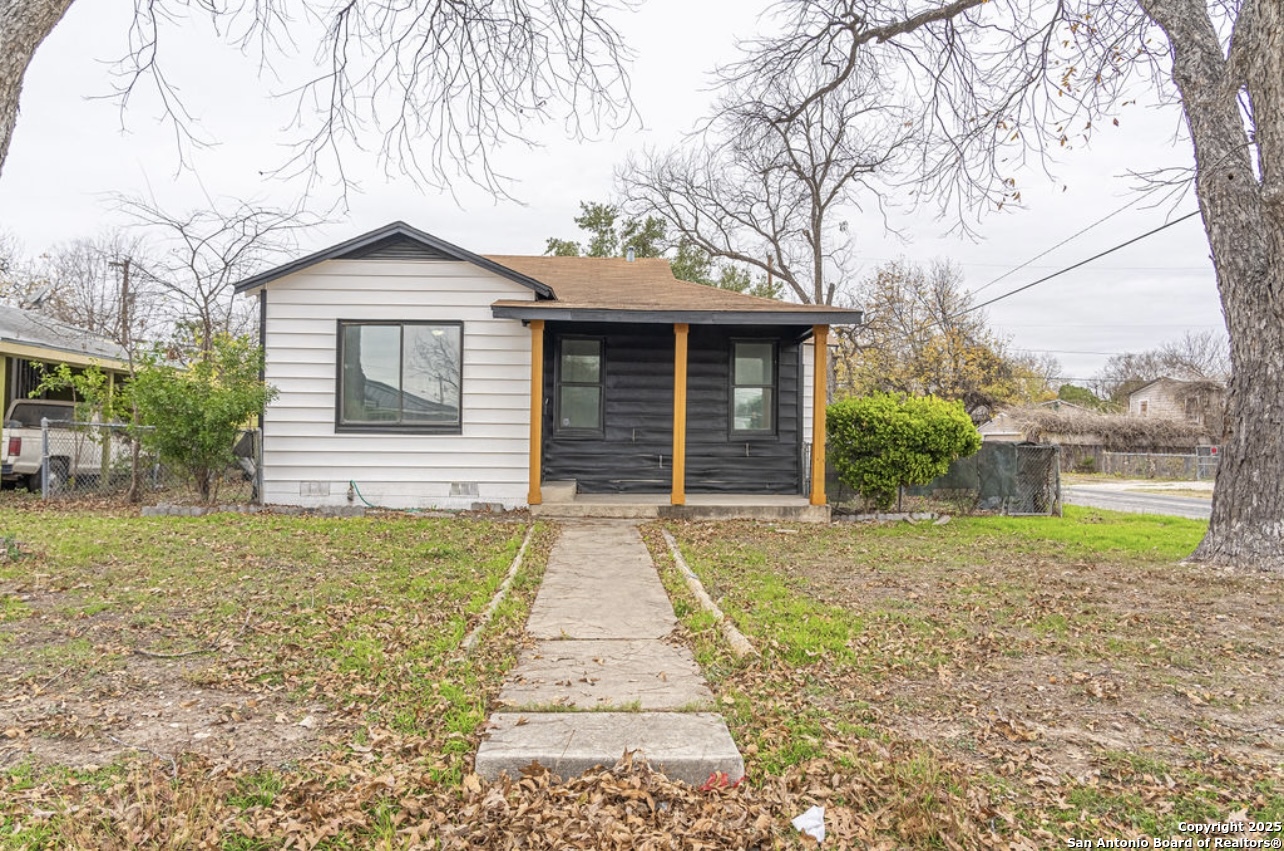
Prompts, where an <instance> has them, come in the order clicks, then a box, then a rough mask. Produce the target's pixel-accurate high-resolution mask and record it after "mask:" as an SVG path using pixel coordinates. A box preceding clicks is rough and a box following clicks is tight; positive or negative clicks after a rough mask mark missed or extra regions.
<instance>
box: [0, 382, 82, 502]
mask: <svg viewBox="0 0 1284 851" xmlns="http://www.w3.org/2000/svg"><path fill="white" fill-rule="evenodd" d="M75 416H76V406H75V403H73V402H55V401H49V400H45V399H16V400H14V402H13V404H11V405H10V406H9V410H8V411H7V412H6V413H5V417H4V428H3V430H2V431H0V481H3V483H4V484H5V485H7V486H14V485H17V486H25V487H26V488H27V490H29V491H31V492H32V493H35V492H36V491H38V490H40V486H41V478H42V475H41V474H42V471H41V467H42V465H43V462H44V459H43V457H42V456H43V451H42V450H43V446H42V443H41V435H40V421H41V419H47V420H49V421H50V422H57V423H66V422H68V421H71V420H73V419H75ZM51 434H52V435H54V436H56V439H55V440H52V441H51V443H50V451H49V484H50V490H59V489H61V488H62V487H63V486H65V485H66V484H67V482H68V481H69V480H70V479H71V478H72V477H73V476H75V477H88V476H93V477H97V476H98V475H99V473H100V472H101V471H102V464H103V447H102V446H101V445H100V443H99V442H98V441H97V440H95V439H94V438H93V437H92V436H91V435H88V434H86V433H84V432H82V431H79V430H74V429H62V428H60V429H57V430H56V431H54V432H51Z"/></svg>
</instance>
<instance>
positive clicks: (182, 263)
mask: <svg viewBox="0 0 1284 851" xmlns="http://www.w3.org/2000/svg"><path fill="white" fill-rule="evenodd" d="M118 200H119V207H120V209H121V210H122V211H123V212H124V213H125V214H126V215H127V216H128V217H129V218H130V219H131V220H132V222H131V224H130V227H131V229H133V230H134V232H135V233H136V234H137V235H138V237H139V238H140V239H142V240H144V242H145V244H146V246H147V258H146V260H145V261H143V262H135V263H134V264H133V275H134V279H135V280H136V281H139V282H147V283H148V284H149V285H151V286H154V287H156V288H157V289H158V290H159V291H160V292H161V293H163V295H164V303H165V305H166V310H167V312H168V314H169V319H170V321H171V322H172V323H173V324H174V325H175V326H176V327H178V328H179V330H180V331H183V330H185V331H188V332H190V334H191V336H192V337H193V338H194V339H195V341H196V343H197V344H198V346H199V347H200V348H201V349H202V351H208V347H209V345H210V342H211V341H212V340H213V339H214V336H215V335H217V334H220V333H231V334H244V333H248V332H250V331H251V330H253V328H254V327H255V326H254V323H255V322H257V318H258V317H257V311H255V310H254V309H253V308H252V306H251V305H250V304H249V303H248V302H242V303H240V304H238V303H236V302H235V301H234V300H233V298H232V288H233V286H234V285H235V284H236V282H237V281H239V280H241V279H242V278H245V277H248V276H249V275H251V274H253V273H254V272H256V271H261V270H262V269H263V268H264V267H265V266H267V265H269V264H270V263H271V262H272V261H273V260H274V259H276V258H278V257H280V256H281V255H282V254H283V253H285V252H287V251H289V250H291V249H293V248H294V247H295V246H296V241H295V240H296V237H297V235H298V233H299V232H300V231H302V230H305V229H307V228H310V227H314V226H316V225H317V224H319V223H320V220H319V219H318V218H317V217H316V216H313V215H311V214H309V213H304V212H298V211H290V210H280V209H275V208H269V207H259V206H255V205H254V204H252V203H245V202H239V201H237V202H218V201H215V202H212V203H211V204H210V206H209V208H207V209H200V210H193V211H189V212H186V213H181V214H175V213H170V212H166V211H165V210H162V209H160V208H159V207H157V206H156V205H155V204H154V203H152V202H149V201H145V200H143V199H140V198H120V199H118Z"/></svg>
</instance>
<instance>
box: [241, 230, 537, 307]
mask: <svg viewBox="0 0 1284 851" xmlns="http://www.w3.org/2000/svg"><path fill="white" fill-rule="evenodd" d="M374 259H379V260H458V261H462V262H465V263H472V264H473V265H475V266H480V267H481V268H483V269H485V270H487V271H488V272H493V273H495V274H496V275H499V276H500V277H503V278H507V279H508V280H510V281H514V282H516V283H518V284H521V285H522V286H524V287H527V288H528V289H531V290H533V291H534V292H535V293H537V294H538V295H540V296H543V297H545V298H549V297H551V296H552V294H553V291H552V290H551V289H549V287H547V286H546V285H544V284H542V283H540V282H539V281H537V280H535V279H533V278H530V277H528V276H526V275H523V274H521V273H520V272H517V271H514V270H513V269H509V268H506V267H504V266H501V265H499V264H498V263H496V262H494V261H493V260H488V259H487V258H485V257H482V256H481V255H480V254H474V253H473V252H471V251H468V250H467V249H464V248H460V247H459V246H458V245H453V244H452V243H449V242H446V240H444V239H439V238H437V237H435V236H433V235H432V234H430V233H425V232H424V231H421V230H419V229H417V228H413V227H411V226H410V225H408V224H406V223H405V222H393V223H392V224H389V225H384V226H383V227H381V228H378V229H376V230H372V231H370V232H368V233H363V234H361V235H360V236H357V237H353V238H352V239H349V240H347V241H345V242H341V243H339V244H338V245H332V246H330V247H329V248H324V249H322V250H321V251H317V252H315V253H313V254H309V255H308V256H306V257H301V258H299V259H298V260H293V261H291V262H289V263H286V264H284V265H282V266H277V267H276V268H274V269H268V270H267V271H266V272H260V273H259V274H257V275H253V276H251V277H249V278H246V279H245V280H243V281H240V282H239V283H237V284H236V292H237V293H244V292H249V291H250V290H256V289H258V288H260V287H263V286H266V285H267V284H270V283H271V282H272V281H275V280H277V279H278V278H284V277H285V276H286V275H293V274H294V273H295V272H301V271H303V270H304V269H307V268H309V267H310V266H315V265H317V264H318V263H324V262H325V261H327V260H374Z"/></svg>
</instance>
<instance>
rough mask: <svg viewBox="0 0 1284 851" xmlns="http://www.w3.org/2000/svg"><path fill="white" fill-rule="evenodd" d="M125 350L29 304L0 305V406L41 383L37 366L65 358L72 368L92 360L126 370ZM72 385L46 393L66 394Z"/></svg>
mask: <svg viewBox="0 0 1284 851" xmlns="http://www.w3.org/2000/svg"><path fill="white" fill-rule="evenodd" d="M126 358H127V355H126V353H125V350H124V349H122V348H121V347H120V346H118V345H116V344H115V343H113V342H112V341H111V340H109V339H107V338H106V337H100V336H98V335H97V334H92V333H90V332H88V331H85V330H84V329H82V328H75V327H72V326H71V325H65V324H63V323H61V322H58V321H56V320H53V319H50V318H49V317H47V316H45V315H43V314H40V313H37V312H35V311H32V310H21V309H19V308H16V307H5V306H2V305H0V402H3V405H2V406H0V411H8V410H9V404H10V403H11V402H13V400H14V399H26V398H29V397H30V396H31V391H33V390H35V389H36V387H38V386H39V385H40V367H41V366H42V365H43V366H46V367H48V366H53V365H55V364H59V363H65V364H67V365H69V366H70V367H72V368H73V369H83V368H84V367H87V366H89V365H90V364H97V365H98V366H99V367H101V368H102V369H103V371H105V372H108V373H123V372H124V371H125V360H126ZM70 392H71V391H69V390H68V391H62V392H59V393H53V394H45V396H46V397H47V398H54V399H66V400H71V395H70Z"/></svg>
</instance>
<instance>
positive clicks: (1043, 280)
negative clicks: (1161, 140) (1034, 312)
mask: <svg viewBox="0 0 1284 851" xmlns="http://www.w3.org/2000/svg"><path fill="white" fill-rule="evenodd" d="M1198 215H1199V211H1198V210H1196V211H1195V212H1193V213H1187V214H1186V215H1184V216H1182V217H1181V218H1180V219H1173V220H1172V221H1171V222H1168V223H1167V224H1163V225H1160V226H1159V227H1157V228H1155V229H1154V230H1150V231H1147V232H1146V233H1143V234H1142V235H1141V236H1135V237H1133V238H1132V239H1130V240H1128V241H1127V242H1121V243H1119V244H1118V245H1116V246H1115V247H1114V248H1107V249H1106V250H1105V251H1102V252H1100V253H1099V254H1094V255H1092V256H1091V257H1089V258H1088V259H1087V260H1080V261H1079V262H1078V263H1075V264H1074V265H1072V266H1067V267H1065V268H1064V269H1061V270H1059V271H1056V272H1053V273H1052V274H1051V275H1044V276H1043V277H1042V278H1039V279H1038V280H1037V281H1032V282H1030V283H1028V284H1026V285H1025V286H1023V287H1017V288H1016V289H1014V290H1009V291H1008V292H1005V293H1003V294H1002V295H998V296H995V297H994V298H992V299H990V300H989V301H983V302H981V303H980V304H974V305H972V306H971V307H969V308H967V309H965V310H960V311H959V312H958V313H955V314H952V315H951V316H950V317H949V318H950V319H954V318H956V317H959V316H962V315H964V314H965V313H971V312H972V311H974V310H980V309H981V308H983V307H989V306H990V305H992V304H994V303H995V302H998V301H1003V299H1005V298H1008V297H1009V296H1014V295H1016V294H1017V293H1022V292H1025V291H1026V290H1028V289H1030V288H1031V287H1037V286H1038V285H1039V284H1044V283H1047V282H1048V281H1050V280H1052V279H1053V278H1059V277H1061V276H1062V275H1064V274H1066V273H1067V272H1073V271H1074V270H1075V269H1078V268H1080V267H1082V266H1087V265H1088V264H1089V263H1091V262H1093V261H1094V260H1100V259H1101V258H1102V257H1105V256H1106V255H1109V254H1114V253H1115V252H1116V251H1119V250H1121V249H1124V248H1127V247H1128V246H1130V245H1133V244H1135V243H1138V242H1141V241H1142V240H1143V239H1149V238H1150V237H1152V236H1154V235H1155V234H1157V233H1159V232H1160V231H1164V230H1167V229H1168V228H1170V227H1172V226H1173V225H1179V224H1181V223H1182V222H1184V221H1186V220H1187V219H1191V218H1194V217H1195V216H1198Z"/></svg>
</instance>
